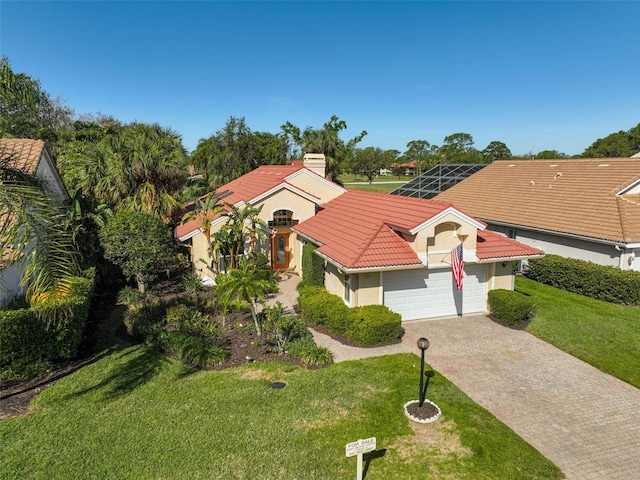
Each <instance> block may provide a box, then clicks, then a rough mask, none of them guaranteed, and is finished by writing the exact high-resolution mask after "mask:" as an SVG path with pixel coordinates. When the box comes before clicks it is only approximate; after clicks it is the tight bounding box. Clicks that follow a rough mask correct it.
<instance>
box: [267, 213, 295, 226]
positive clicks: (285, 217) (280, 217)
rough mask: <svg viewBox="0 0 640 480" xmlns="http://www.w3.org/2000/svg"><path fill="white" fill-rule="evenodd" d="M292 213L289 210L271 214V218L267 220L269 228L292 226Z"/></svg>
mask: <svg viewBox="0 0 640 480" xmlns="http://www.w3.org/2000/svg"><path fill="white" fill-rule="evenodd" d="M292 216H293V212H292V211H291V210H276V211H275V212H273V217H272V219H271V220H269V226H270V227H271V228H274V227H290V226H291V225H293V220H292V218H291V217H292Z"/></svg>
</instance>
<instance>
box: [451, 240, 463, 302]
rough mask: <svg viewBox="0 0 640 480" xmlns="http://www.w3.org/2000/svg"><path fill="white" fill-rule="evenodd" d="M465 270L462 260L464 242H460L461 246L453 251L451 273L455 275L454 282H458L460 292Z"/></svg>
mask: <svg viewBox="0 0 640 480" xmlns="http://www.w3.org/2000/svg"><path fill="white" fill-rule="evenodd" d="M463 269H464V261H463V260H462V242H460V245H458V246H457V247H456V248H454V249H453V250H451V273H453V281H454V282H456V287H457V289H458V290H462V270H463Z"/></svg>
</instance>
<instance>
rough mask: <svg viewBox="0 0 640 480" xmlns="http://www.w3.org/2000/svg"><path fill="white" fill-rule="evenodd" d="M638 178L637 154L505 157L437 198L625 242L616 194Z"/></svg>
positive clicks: (491, 218) (489, 214)
mask: <svg viewBox="0 0 640 480" xmlns="http://www.w3.org/2000/svg"><path fill="white" fill-rule="evenodd" d="M638 180H640V159H634V158H598V159H562V160H499V161H495V162H493V163H492V164H490V165H488V166H487V167H485V168H483V169H482V170H480V171H479V172H477V173H475V174H473V175H471V176H470V177H469V178H467V179H465V180H463V181H462V182H460V183H458V184H457V185H454V186H453V187H451V188H450V189H448V190H446V191H445V192H443V193H441V194H440V195H438V196H437V197H436V199H437V200H446V201H450V202H453V203H454V204H455V205H456V207H459V208H460V209H462V210H463V211H466V212H467V213H468V214H469V215H472V216H474V217H476V218H479V219H481V220H483V221H487V222H502V223H507V224H513V225H521V226H523V227H530V228H534V229H541V230H550V231H555V232H561V233H567V234H572V235H580V236H584V237H591V238H596V239H603V240H610V241H619V242H624V241H625V240H626V239H625V233H624V231H623V225H622V222H623V220H621V215H620V212H619V209H618V201H617V200H616V194H618V193H619V192H620V191H621V190H622V189H624V188H625V187H628V186H630V185H632V184H633V183H634V182H637V181H638ZM625 207H628V209H627V208H625V215H626V216H627V218H632V217H635V216H637V215H640V214H638V213H633V212H631V210H634V209H635V208H640V206H636V207H632V206H631V205H627V206H625ZM634 235H635V234H634ZM634 238H635V237H634Z"/></svg>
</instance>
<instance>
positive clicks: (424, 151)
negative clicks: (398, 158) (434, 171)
mask: <svg viewBox="0 0 640 480" xmlns="http://www.w3.org/2000/svg"><path fill="white" fill-rule="evenodd" d="M438 152H439V148H438V146H437V145H431V144H430V143H429V142H427V141H426V140H412V141H410V142H409V143H407V150H405V152H404V153H403V154H402V156H403V159H404V161H405V162H406V163H408V162H411V161H416V162H417V164H418V167H419V168H418V171H426V170H428V169H430V168H432V167H434V166H436V165H437V164H438V159H439V153H438ZM418 173H419V172H418Z"/></svg>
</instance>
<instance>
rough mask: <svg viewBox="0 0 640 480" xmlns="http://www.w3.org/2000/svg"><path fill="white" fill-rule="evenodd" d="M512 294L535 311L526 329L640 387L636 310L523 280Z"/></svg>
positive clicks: (639, 327) (639, 330) (639, 316)
mask: <svg viewBox="0 0 640 480" xmlns="http://www.w3.org/2000/svg"><path fill="white" fill-rule="evenodd" d="M515 288H516V290H517V291H519V292H522V293H524V294H526V295H530V297H531V299H532V300H533V302H534V303H535V304H536V306H537V307H538V313H537V314H536V316H535V317H534V318H533V320H532V321H531V323H530V324H529V326H528V327H527V331H529V332H530V333H532V334H534V335H535V336H537V337H539V338H541V339H543V340H544V341H546V342H549V343H551V344H553V345H555V346H556V347H558V348H560V349H561V350H564V351H565V352H567V353H570V354H571V355H573V356H574V357H577V358H579V359H581V360H584V361H585V362H587V363H590V364H591V365H593V366H594V367H596V368H598V369H600V370H602V371H603V372H606V373H609V374H611V375H614V376H616V377H618V378H620V379H621V380H624V381H625V382H628V383H630V384H631V385H634V386H636V387H638V388H640V368H639V367H638V346H639V345H640V308H639V307H629V306H622V305H614V304H611V303H606V302H602V301H599V300H594V299H592V298H588V297H583V296H582V295H577V294H575V293H569V292H565V291H564V290H560V289H557V288H554V287H550V286H548V285H543V284H542V283H538V282H534V281H533V280H529V279H527V278H516V287H515Z"/></svg>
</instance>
